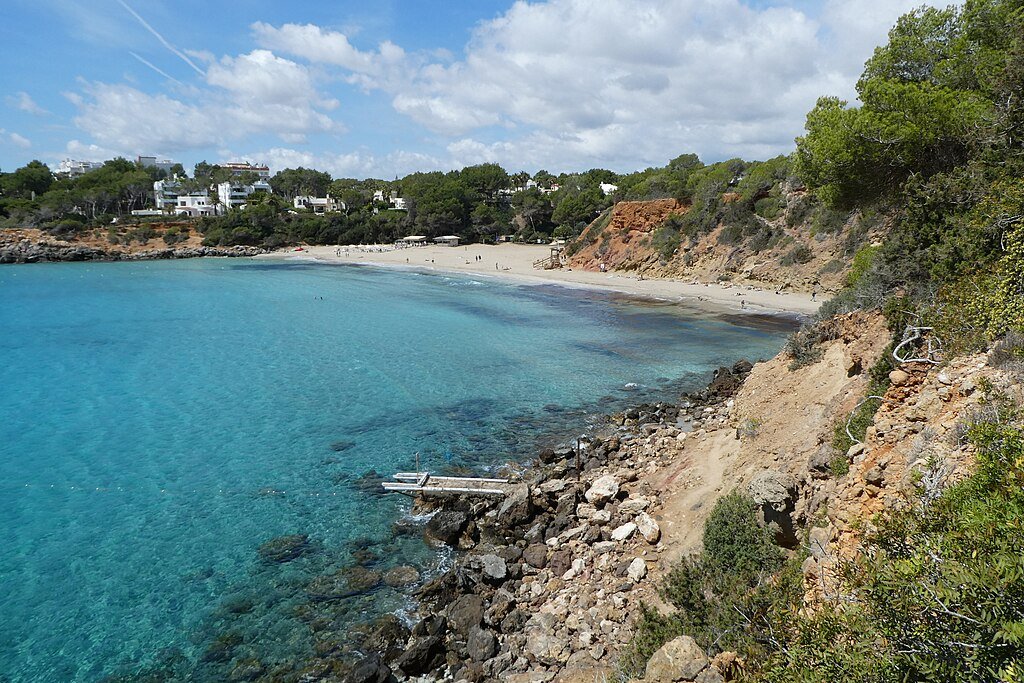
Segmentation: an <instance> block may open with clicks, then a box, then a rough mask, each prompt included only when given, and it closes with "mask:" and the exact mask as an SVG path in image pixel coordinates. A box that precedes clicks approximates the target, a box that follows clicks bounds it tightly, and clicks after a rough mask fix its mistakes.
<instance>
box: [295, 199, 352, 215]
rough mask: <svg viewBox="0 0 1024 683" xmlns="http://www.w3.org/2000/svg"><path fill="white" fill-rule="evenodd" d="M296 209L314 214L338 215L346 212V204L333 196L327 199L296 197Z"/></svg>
mask: <svg viewBox="0 0 1024 683" xmlns="http://www.w3.org/2000/svg"><path fill="white" fill-rule="evenodd" d="M292 205H293V206H294V207H295V208H296V209H308V210H309V211H311V212H313V213H337V212H339V211H344V210H345V208H346V207H345V202H343V201H341V200H340V199H335V198H334V197H332V196H331V195H327V196H326V197H296V198H295V199H294V200H292Z"/></svg>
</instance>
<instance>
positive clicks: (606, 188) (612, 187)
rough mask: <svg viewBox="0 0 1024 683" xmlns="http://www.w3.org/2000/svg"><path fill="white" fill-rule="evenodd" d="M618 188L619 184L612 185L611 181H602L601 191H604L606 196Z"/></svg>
mask: <svg viewBox="0 0 1024 683" xmlns="http://www.w3.org/2000/svg"><path fill="white" fill-rule="evenodd" d="M618 189H619V186H618V185H612V184H611V183H601V192H603V193H604V195H605V196H608V195H610V194H611V193H613V192H615V191H616V190H618Z"/></svg>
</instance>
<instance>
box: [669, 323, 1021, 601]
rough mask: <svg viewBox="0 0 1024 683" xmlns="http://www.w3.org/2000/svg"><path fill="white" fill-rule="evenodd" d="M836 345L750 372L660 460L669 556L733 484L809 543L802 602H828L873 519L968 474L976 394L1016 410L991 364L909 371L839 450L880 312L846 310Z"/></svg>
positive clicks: (884, 335)
mask: <svg viewBox="0 0 1024 683" xmlns="http://www.w3.org/2000/svg"><path fill="white" fill-rule="evenodd" d="M833 336H835V339H833V340H831V341H827V342H824V343H822V344H821V345H820V351H821V356H820V359H819V360H818V361H817V362H815V363H811V364H809V365H807V366H804V367H801V368H798V369H795V370H790V369H789V364H790V358H789V356H788V355H787V354H785V353H781V354H779V355H778V356H776V357H775V358H773V359H771V360H769V361H766V362H763V363H758V364H757V365H755V366H754V368H753V370H752V371H751V373H750V375H749V377H748V378H747V379H746V381H745V382H744V383H743V385H742V387H741V388H740V389H739V391H738V392H737V393H736V395H735V396H734V397H733V398H732V399H731V400H729V401H728V402H727V403H726V404H724V405H723V406H721V407H719V408H717V409H714V410H711V411H709V412H708V413H707V414H706V415H705V416H704V419H703V420H702V422H701V424H700V426H699V428H698V429H696V430H695V431H694V432H693V433H691V434H690V435H689V437H688V438H687V439H686V440H685V445H684V447H683V448H682V449H678V450H676V449H673V450H671V451H666V453H665V455H666V456H668V457H669V458H670V460H669V463H668V464H667V465H666V466H665V467H664V468H663V469H661V470H660V471H658V472H657V473H656V474H655V475H654V476H653V478H652V480H651V482H650V485H651V488H652V489H654V490H657V491H659V492H660V495H659V497H658V501H659V509H658V514H657V519H658V520H659V522H660V523H661V527H662V529H663V531H664V536H665V540H664V544H665V549H664V557H665V558H668V559H673V560H674V559H676V558H678V557H680V556H682V555H684V554H687V553H690V552H693V551H694V550H696V549H698V546H699V543H700V538H701V532H702V529H703V523H704V520H705V518H706V515H707V513H708V512H709V511H710V509H711V508H712V507H713V504H714V501H715V500H716V499H717V498H718V497H719V496H721V495H723V494H725V493H728V492H729V491H731V490H733V489H734V488H738V489H740V490H743V491H745V492H748V493H750V494H751V495H752V496H753V497H754V499H755V500H756V501H757V502H759V503H761V504H762V506H763V512H762V514H763V516H764V518H765V521H766V522H768V523H773V522H774V523H775V525H777V526H775V527H774V528H775V529H776V533H777V540H779V541H780V542H781V543H782V544H784V545H786V546H788V547H790V548H796V547H798V546H799V545H804V544H809V546H810V553H811V556H810V557H809V558H808V559H807V560H806V561H805V563H804V567H803V569H804V579H805V589H806V600H807V601H808V603H809V604H813V603H814V602H815V601H817V600H821V599H828V598H829V597H834V596H835V595H836V588H837V580H836V576H835V572H836V568H837V566H838V565H839V563H840V562H841V561H843V560H847V559H850V558H851V557H852V556H853V555H854V554H855V553H857V552H858V550H859V548H860V545H861V540H862V539H863V537H864V534H865V533H866V532H868V531H870V530H872V529H873V526H872V520H873V519H874V518H875V517H876V516H877V515H879V514H882V513H885V512H886V511H887V510H894V509H898V508H900V507H901V506H905V505H908V504H911V503H912V502H913V501H915V500H917V499H918V496H919V495H920V491H921V489H920V487H922V486H923V487H924V490H925V491H926V492H927V493H928V494H937V493H938V492H939V491H941V490H942V489H943V488H945V487H946V486H948V485H949V484H950V483H952V482H954V481H956V480H958V479H960V478H962V477H964V476H966V475H967V474H968V473H969V471H970V469H971V467H972V465H973V450H972V447H971V446H970V444H969V443H967V441H966V440H965V439H964V438H962V435H963V429H964V425H966V424H969V423H970V421H971V420H972V419H973V418H974V416H975V415H976V414H978V413H979V412H983V411H985V410H986V409H987V408H986V402H985V392H984V391H983V390H982V389H981V388H980V387H989V386H990V387H992V390H993V391H995V392H999V393H1002V394H1004V395H1006V396H1008V397H1010V398H1011V399H1014V400H1016V401H1018V402H1020V401H1022V400H1024V387H1022V383H1021V373H1022V371H1021V369H1020V367H1019V364H1018V365H1017V366H1015V365H1013V364H1010V365H1008V366H1001V365H1000V364H999V363H997V362H994V361H993V360H992V359H991V354H976V355H972V356H968V357H964V358H957V359H954V360H952V361H950V362H948V363H945V364H942V365H931V364H926V363H909V364H905V365H903V366H901V367H900V368H899V369H898V370H894V371H893V372H892V373H891V374H890V379H891V385H890V386H889V388H888V389H887V390H886V392H885V394H884V397H883V398H884V400H883V401H882V404H881V407H880V408H879V409H878V411H877V413H876V415H875V419H874V425H873V426H871V427H868V429H867V432H866V434H865V436H864V438H863V443H857V444H855V445H854V446H852V447H851V448H850V449H849V450H848V451H847V452H845V453H841V452H837V451H836V450H835V448H834V447H833V445H832V443H833V435H834V433H835V429H836V425H843V424H845V422H846V419H847V417H848V416H849V414H850V413H851V411H852V410H853V409H854V408H855V407H856V406H857V404H858V403H859V402H860V401H861V400H862V399H864V398H865V395H866V393H867V388H868V384H869V378H868V376H867V375H868V373H867V371H866V370H867V368H869V367H871V365H873V364H874V363H875V362H876V361H877V360H878V359H879V358H880V357H881V355H882V354H883V352H887V349H886V346H887V344H888V340H889V333H888V330H887V329H886V326H885V323H884V320H883V319H882V317H881V316H880V315H878V314H875V313H853V314H849V315H846V316H840V317H839V318H837V319H836V320H835V321H834V330H833ZM670 564H671V562H663V563H660V564H659V566H658V568H657V570H656V571H657V573H659V574H661V573H663V572H665V571H667V570H668V568H669V566H670Z"/></svg>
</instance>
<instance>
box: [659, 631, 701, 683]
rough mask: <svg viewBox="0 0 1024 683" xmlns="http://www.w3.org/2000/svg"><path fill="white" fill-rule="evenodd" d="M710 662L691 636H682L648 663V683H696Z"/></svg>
mask: <svg viewBox="0 0 1024 683" xmlns="http://www.w3.org/2000/svg"><path fill="white" fill-rule="evenodd" d="M709 663H710V660H708V656H707V655H706V654H704V651H703V650H702V649H701V648H700V646H699V645H697V642H696V641H695V640H694V639H693V638H691V637H690V636H680V637H678V638H676V639H674V640H670V641H669V642H667V643H665V644H664V645H663V646H662V647H661V649H659V650H658V651H657V652H655V653H654V654H653V655H652V656H651V659H650V661H648V662H647V670H646V673H645V674H644V681H645V682H646V683H677V682H678V681H695V680H697V676H699V675H700V674H701V672H702V671H704V670H705V669H707V668H708V665H709Z"/></svg>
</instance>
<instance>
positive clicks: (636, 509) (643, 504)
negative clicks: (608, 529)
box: [619, 497, 651, 517]
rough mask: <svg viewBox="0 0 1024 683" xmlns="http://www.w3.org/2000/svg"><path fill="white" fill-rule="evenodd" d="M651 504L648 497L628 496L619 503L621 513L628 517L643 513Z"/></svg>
mask: <svg viewBox="0 0 1024 683" xmlns="http://www.w3.org/2000/svg"><path fill="white" fill-rule="evenodd" d="M650 506H651V501H649V500H647V499H646V498H642V497H641V498H627V499H626V500H624V501H622V502H621V503H619V514H620V515H623V516H626V517H628V516H630V515H635V514H638V513H641V512H643V511H644V510H646V509H647V508H649V507H650Z"/></svg>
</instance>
